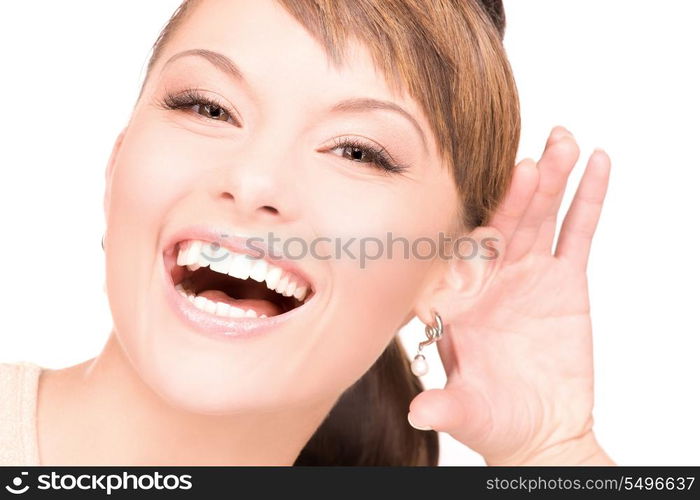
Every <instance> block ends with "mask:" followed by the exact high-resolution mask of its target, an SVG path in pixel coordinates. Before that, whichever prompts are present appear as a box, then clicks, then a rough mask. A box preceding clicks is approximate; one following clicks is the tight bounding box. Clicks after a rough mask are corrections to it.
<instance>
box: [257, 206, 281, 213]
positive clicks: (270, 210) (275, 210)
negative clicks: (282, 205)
mask: <svg viewBox="0 0 700 500" xmlns="http://www.w3.org/2000/svg"><path fill="white" fill-rule="evenodd" d="M260 208H261V209H262V210H264V211H266V212H268V213H271V214H272V215H277V214H278V213H279V210H277V209H276V208H275V207H271V206H269V205H265V206H264V207H260Z"/></svg>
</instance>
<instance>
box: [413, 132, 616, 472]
mask: <svg viewBox="0 0 700 500" xmlns="http://www.w3.org/2000/svg"><path fill="white" fill-rule="evenodd" d="M578 157H579V148H578V145H577V144H576V141H575V140H574V138H573V136H572V135H571V133H570V132H568V131H567V130H566V129H564V128H563V127H555V128H554V129H553V130H552V133H551V135H550V137H549V139H548V141H547V144H546V146H545V150H544V153H543V155H542V158H541V159H540V160H539V161H538V162H537V163H536V164H535V162H534V161H533V160H531V159H525V160H523V161H522V162H520V163H519V164H518V165H517V166H516V169H515V172H514V174H513V179H512V182H511V185H510V188H509V191H508V193H507V195H506V197H505V199H504V200H503V202H502V203H501V205H500V207H499V209H498V210H497V211H496V213H495V214H494V216H493V217H492V220H491V221H490V222H489V226H493V227H494V228H496V229H497V230H498V231H499V232H500V233H501V234H502V236H503V238H504V240H505V241H504V243H505V244H504V248H505V252H504V255H502V256H501V257H500V259H501V260H500V262H499V263H498V266H497V268H496V270H495V271H494V273H495V274H494V276H493V279H491V280H489V282H488V284H487V285H486V286H485V287H484V288H483V290H481V291H480V292H479V293H478V296H475V297H474V299H473V300H471V301H470V302H469V303H467V304H463V305H462V306H463V307H460V308H459V310H460V311H461V312H460V313H458V314H457V315H456V316H455V317H453V318H451V320H450V322H449V324H447V325H446V332H445V335H444V337H443V338H442V339H441V340H440V341H439V342H438V343H437V346H438V350H439V353H440V356H441V358H442V361H443V365H444V366H445V371H446V374H447V383H446V385H445V388H444V389H431V390H427V391H424V392H422V393H421V394H419V395H418V396H417V397H416V398H415V399H414V400H413V402H412V403H411V406H410V414H409V420H410V421H411V422H412V424H413V425H414V426H417V427H430V428H432V429H434V430H436V431H444V432H448V433H450V434H451V435H452V436H453V437H454V438H455V439H457V440H459V441H460V442H462V443H464V444H465V445H467V446H469V447H470V448H472V449H474V450H475V451H477V452H479V453H480V454H481V455H482V456H483V457H484V460H485V461H486V463H487V464H499V465H500V464H567V463H568V464H586V463H588V464H591V463H597V464H613V462H612V461H611V460H610V458H609V457H608V456H607V455H606V454H605V452H604V451H603V450H602V448H601V447H600V446H599V445H598V443H597V441H596V439H595V436H594V434H593V418H592V409H593V358H592V342H591V318H590V310H589V299H588V286H587V277H586V266H587V261H588V255H589V251H590V246H591V240H592V238H593V234H594V231H595V228H596V226H597V223H598V219H599V216H600V212H601V208H602V205H603V200H604V198H605V192H606V190H607V184H608V178H609V172H610V159H609V157H608V155H607V154H606V153H605V152H604V151H602V150H596V151H594V152H593V154H592V155H591V157H590V158H589V160H588V164H587V166H586V169H585V171H584V174H583V177H582V179H581V182H580V184H579V186H578V188H577V191H576V194H575V196H574V199H573V201H572V203H571V206H570V207H569V209H568V212H567V214H566V216H565V218H564V220H563V223H562V227H561V231H560V234H559V237H558V241H557V242H556V248H553V244H554V234H555V229H556V225H557V213H558V211H559V208H560V204H561V201H562V197H563V194H564V190H565V187H566V182H567V179H568V176H569V174H570V172H571V170H572V168H573V167H574V165H575V164H576V162H577V160H578Z"/></svg>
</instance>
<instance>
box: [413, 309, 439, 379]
mask: <svg viewBox="0 0 700 500" xmlns="http://www.w3.org/2000/svg"><path fill="white" fill-rule="evenodd" d="M433 314H434V315H435V325H425V336H426V337H428V340H424V341H423V342H421V343H419V344H418V353H417V354H416V357H415V358H413V361H412V362H411V371H412V372H413V374H414V375H415V376H416V377H420V376H422V375H425V374H426V373H428V362H427V361H426V360H425V356H423V354H421V351H422V350H423V348H424V347H425V346H427V345H430V344H432V343H433V342H437V341H438V340H440V339H441V338H442V333H443V328H442V318H440V315H439V314H438V313H437V312H435V311H433Z"/></svg>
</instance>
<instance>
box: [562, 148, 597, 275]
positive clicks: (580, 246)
mask: <svg viewBox="0 0 700 500" xmlns="http://www.w3.org/2000/svg"><path fill="white" fill-rule="evenodd" d="M609 179H610V157H609V156H608V155H607V153H606V152H605V151H603V150H602V149H596V150H595V151H594V152H593V154H592V155H591V157H590V158H589V159H588V164H587V165H586V170H585V171H584V172H583V176H582V177H581V182H580V183H579V185H578V188H577V189H576V194H575V195H574V199H573V201H572V202H571V206H570V207H569V210H568V211H567V213H566V216H565V217H564V221H563V222H562V226H561V231H560V234H559V241H558V242H557V249H556V252H555V256H556V257H560V258H564V259H567V260H569V261H571V262H573V263H576V264H577V265H579V266H581V267H582V268H584V269H585V268H586V265H587V264H588V255H589V253H590V249H591V241H592V240H593V234H594V233H595V229H596V227H597V225H598V220H599V219H600V212H601V210H602V208H603V201H604V200H605V193H606V192H607V189H608V180H609Z"/></svg>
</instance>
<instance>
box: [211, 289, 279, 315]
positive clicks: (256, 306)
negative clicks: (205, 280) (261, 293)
mask: <svg viewBox="0 0 700 500" xmlns="http://www.w3.org/2000/svg"><path fill="white" fill-rule="evenodd" d="M197 295H201V296H202V297H206V298H207V299H209V300H213V301H214V302H223V303H224V304H228V305H230V306H232V307H237V308H239V309H243V310H244V311H245V310H248V309H252V310H253V311H255V313H256V314H257V315H258V316H260V315H261V314H264V315H265V316H268V317H270V316H277V315H278V314H281V313H282V310H281V309H280V308H279V306H278V305H277V304H273V303H272V302H270V301H269V300H264V299H234V298H231V297H229V296H228V295H226V293H224V292H222V291H221V290H204V291H203V292H200V293H198V294H197Z"/></svg>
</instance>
